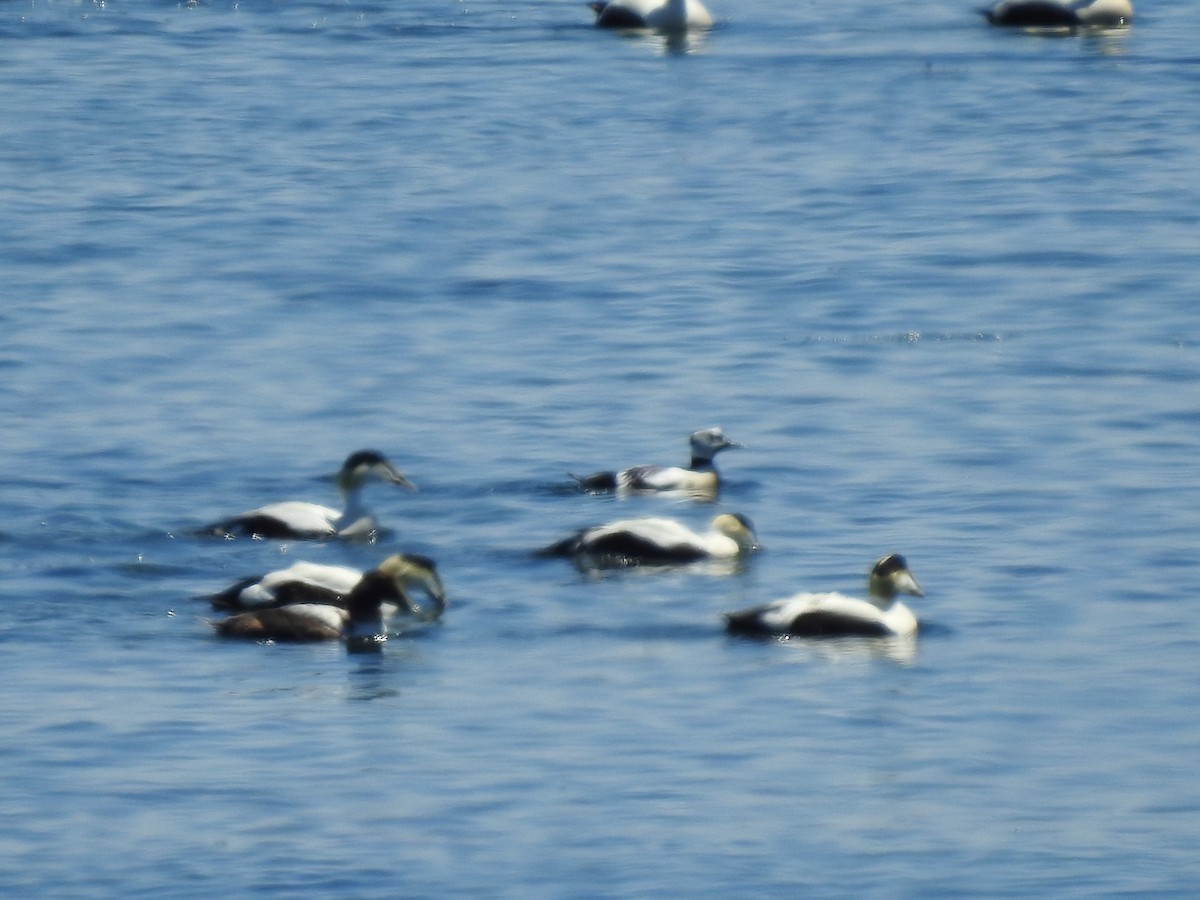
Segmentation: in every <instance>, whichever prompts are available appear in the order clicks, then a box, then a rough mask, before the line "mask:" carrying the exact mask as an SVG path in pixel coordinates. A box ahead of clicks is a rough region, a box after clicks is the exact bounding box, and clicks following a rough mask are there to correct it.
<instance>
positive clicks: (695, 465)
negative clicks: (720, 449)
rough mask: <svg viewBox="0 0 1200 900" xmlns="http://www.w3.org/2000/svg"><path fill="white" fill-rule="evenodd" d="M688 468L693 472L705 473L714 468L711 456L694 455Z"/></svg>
mask: <svg viewBox="0 0 1200 900" xmlns="http://www.w3.org/2000/svg"><path fill="white" fill-rule="evenodd" d="M688 468H689V469H691V470H692V471H693V472H707V471H709V470H710V469H713V468H715V467H714V466H713V461H712V457H711V456H697V455H696V454H695V453H693V454H692V461H691V463H690V464H689V465H688Z"/></svg>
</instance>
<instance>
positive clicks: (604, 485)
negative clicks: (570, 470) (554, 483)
mask: <svg viewBox="0 0 1200 900" xmlns="http://www.w3.org/2000/svg"><path fill="white" fill-rule="evenodd" d="M571 477H572V478H574V479H575V481H576V483H577V484H578V485H579V486H580V487H581V488H583V489H584V490H585V491H614V490H616V488H617V473H616V472H593V473H592V474H591V475H571Z"/></svg>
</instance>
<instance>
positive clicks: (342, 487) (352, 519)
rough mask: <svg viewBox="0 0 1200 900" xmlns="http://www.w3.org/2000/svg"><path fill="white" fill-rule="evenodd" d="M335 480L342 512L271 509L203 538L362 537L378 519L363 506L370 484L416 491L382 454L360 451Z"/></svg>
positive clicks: (302, 505)
mask: <svg viewBox="0 0 1200 900" xmlns="http://www.w3.org/2000/svg"><path fill="white" fill-rule="evenodd" d="M336 480H337V488H338V493H340V494H341V497H342V508H341V509H334V508H333V507H331V506H322V505H320V504H318V503H306V502H303V501H299V500H293V501H285V502H283V503H270V504H268V505H266V506H260V507H259V508H258V509H252V510H250V511H248V512H244V513H241V514H240V515H236V516H233V517H231V518H228V519H223V520H222V521H220V522H215V523H213V524H212V525H208V526H205V527H204V528H203V529H201V532H202V533H204V534H213V535H217V536H234V535H246V536H253V537H259V538H279V539H294V540H321V539H322V538H332V537H363V536H366V535H369V534H370V533H371V532H373V531H375V530H376V527H377V525H376V522H375V518H374V516H372V515H371V513H370V511H369V510H368V509H367V508H366V506H365V505H364V503H363V500H362V490H363V487H364V486H365V485H366V484H368V483H370V482H373V481H378V482H383V483H386V484H394V485H399V486H400V487H405V488H408V489H409V490H416V488H415V487H414V486H413V484H412V482H411V481H409V480H408V479H407V478H405V477H404V475H402V474H401V473H400V471H399V470H397V469H396V467H395V466H393V465H392V464H391V463H390V462H389V461H388V459H387V458H386V457H385V456H384V455H383V454H382V453H380V452H379V451H378V450H359V451H358V452H356V453H352V454H350V456H348V457H347V458H346V461H345V462H344V463H343V464H342V468H341V469H340V470H339V471H338V474H337V479H336Z"/></svg>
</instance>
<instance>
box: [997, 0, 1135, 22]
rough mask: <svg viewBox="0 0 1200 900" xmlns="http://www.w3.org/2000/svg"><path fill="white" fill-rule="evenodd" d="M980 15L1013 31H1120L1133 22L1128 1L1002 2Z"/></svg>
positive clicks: (1031, 0) (1046, 0)
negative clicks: (1042, 29) (1119, 29)
mask: <svg viewBox="0 0 1200 900" xmlns="http://www.w3.org/2000/svg"><path fill="white" fill-rule="evenodd" d="M980 12H981V13H983V15H984V17H985V18H986V19H987V20H988V21H989V22H991V23H992V24H993V25H1004V26H1008V27H1014V28H1077V27H1081V26H1084V27H1094V28H1120V27H1123V26H1126V25H1128V24H1129V23H1130V22H1131V21H1132V20H1133V5H1132V4H1131V3H1130V2H1129V0H1061V2H1056V0H1000V2H999V3H997V4H995V5H994V6H992V7H989V8H987V9H982V10H980Z"/></svg>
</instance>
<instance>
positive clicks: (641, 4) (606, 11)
mask: <svg viewBox="0 0 1200 900" xmlns="http://www.w3.org/2000/svg"><path fill="white" fill-rule="evenodd" d="M588 6H590V7H591V8H592V10H593V11H594V12H595V13H596V25H597V26H598V27H600V28H649V29H653V30H654V31H661V32H668V33H670V32H675V33H678V32H683V31H688V30H691V29H698V28H711V27H712V24H713V17H712V14H711V13H710V12H709V11H708V10H707V9H706V8H705V6H704V4H703V3H701V2H700V0H594V2H592V3H589V4H588Z"/></svg>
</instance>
